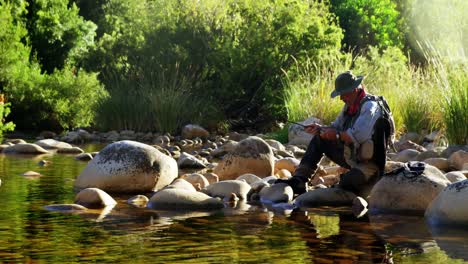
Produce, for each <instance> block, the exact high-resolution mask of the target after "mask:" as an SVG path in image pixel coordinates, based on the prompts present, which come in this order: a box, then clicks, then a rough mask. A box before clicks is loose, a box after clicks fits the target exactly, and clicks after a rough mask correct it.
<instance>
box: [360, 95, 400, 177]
mask: <svg viewBox="0 0 468 264" xmlns="http://www.w3.org/2000/svg"><path fill="white" fill-rule="evenodd" d="M369 100H373V101H375V102H377V104H378V105H379V107H380V110H381V113H382V116H381V117H379V119H377V121H376V122H375V124H374V128H373V131H374V132H373V134H372V141H373V142H374V154H373V156H372V160H373V161H374V162H375V164H376V165H377V166H378V168H379V176H381V175H383V174H384V171H385V163H386V161H387V149H388V148H389V147H390V146H391V147H393V142H394V140H395V122H394V120H393V115H392V111H391V110H390V107H389V106H388V103H387V101H386V100H385V98H384V97H383V96H375V95H366V96H365V97H364V99H363V100H362V101H361V103H360V106H359V108H361V107H362V105H363V104H364V103H365V102H367V101H369ZM359 111H360V109H359Z"/></svg>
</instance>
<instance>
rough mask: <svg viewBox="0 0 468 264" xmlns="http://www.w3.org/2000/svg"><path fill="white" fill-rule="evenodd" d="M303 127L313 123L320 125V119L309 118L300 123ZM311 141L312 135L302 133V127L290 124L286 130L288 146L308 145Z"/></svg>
mask: <svg viewBox="0 0 468 264" xmlns="http://www.w3.org/2000/svg"><path fill="white" fill-rule="evenodd" d="M299 123H300V124H303V125H309V124H313V123H321V121H320V119H317V118H315V117H310V118H308V119H306V120H304V121H302V122H299ZM311 139H312V134H309V133H307V132H305V131H304V127H303V126H300V125H296V124H292V125H290V126H289V128H288V141H289V142H288V144H290V145H306V146H307V145H309V143H310V140H311Z"/></svg>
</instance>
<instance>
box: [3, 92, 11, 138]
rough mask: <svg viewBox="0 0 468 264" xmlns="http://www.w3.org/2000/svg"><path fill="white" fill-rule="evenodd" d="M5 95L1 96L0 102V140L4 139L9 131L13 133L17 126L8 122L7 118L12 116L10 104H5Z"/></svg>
mask: <svg viewBox="0 0 468 264" xmlns="http://www.w3.org/2000/svg"><path fill="white" fill-rule="evenodd" d="M3 98H4V95H3V94H2V95H1V101H0V138H2V137H3V134H4V133H5V132H8V131H13V130H14V129H15V124H14V123H13V122H11V121H9V122H6V121H5V118H6V117H7V116H8V115H9V114H10V104H9V103H4V102H3V100H4V99H3Z"/></svg>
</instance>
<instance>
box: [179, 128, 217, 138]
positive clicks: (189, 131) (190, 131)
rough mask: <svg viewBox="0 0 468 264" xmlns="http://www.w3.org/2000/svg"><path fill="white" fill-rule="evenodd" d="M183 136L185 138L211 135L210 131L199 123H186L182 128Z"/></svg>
mask: <svg viewBox="0 0 468 264" xmlns="http://www.w3.org/2000/svg"><path fill="white" fill-rule="evenodd" d="M181 134H182V137H183V138H188V139H192V138H197V137H198V138H207V137H209V136H210V133H209V132H208V131H206V129H204V128H203V127H201V126H199V125H186V126H184V127H183V128H182V133H181Z"/></svg>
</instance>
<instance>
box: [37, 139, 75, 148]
mask: <svg viewBox="0 0 468 264" xmlns="http://www.w3.org/2000/svg"><path fill="white" fill-rule="evenodd" d="M34 144H36V145H38V146H41V147H43V148H45V149H62V148H72V147H73V146H72V145H70V144H68V143H66V142H62V141H58V140H55V139H42V140H38V141H36V142H34Z"/></svg>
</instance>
